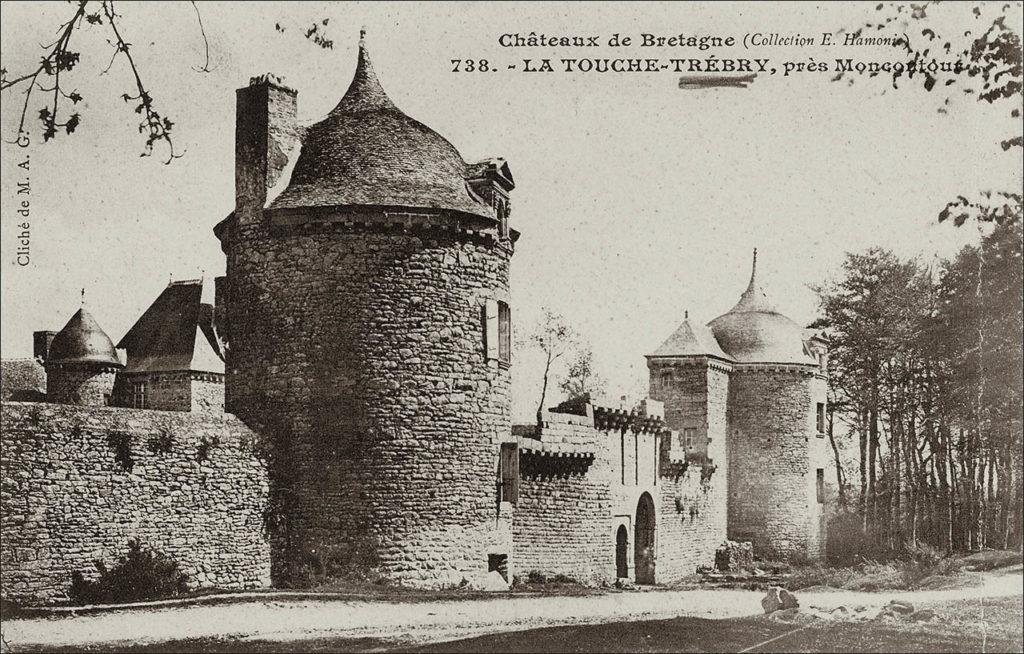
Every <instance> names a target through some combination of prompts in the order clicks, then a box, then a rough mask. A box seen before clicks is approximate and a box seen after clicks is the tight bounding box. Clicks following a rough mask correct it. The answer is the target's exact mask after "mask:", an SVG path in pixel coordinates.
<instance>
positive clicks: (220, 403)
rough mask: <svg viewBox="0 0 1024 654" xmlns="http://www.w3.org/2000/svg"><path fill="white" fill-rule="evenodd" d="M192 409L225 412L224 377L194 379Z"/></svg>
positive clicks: (213, 412) (199, 411)
mask: <svg viewBox="0 0 1024 654" xmlns="http://www.w3.org/2000/svg"><path fill="white" fill-rule="evenodd" d="M191 391H192V392H191V400H192V402H191V410H192V411H194V412H196V413H208V414H212V415H218V414H221V413H223V412H224V378H223V377H220V378H212V377H211V378H209V379H193V380H192V388H191Z"/></svg>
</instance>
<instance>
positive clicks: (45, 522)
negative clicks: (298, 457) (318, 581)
mask: <svg viewBox="0 0 1024 654" xmlns="http://www.w3.org/2000/svg"><path fill="white" fill-rule="evenodd" d="M2 416H3V439H2V440H0V471H2V474H0V529H2V532H3V548H0V588H2V590H3V597H4V599H11V600H15V601H19V602H27V603H42V602H54V601H61V600H63V599H64V598H65V594H66V593H67V591H68V589H69V586H70V583H71V573H72V572H73V571H76V570H77V571H80V572H82V573H83V574H85V575H86V576H87V577H92V576H94V575H95V574H96V569H95V567H94V565H93V561H94V560H103V561H104V562H105V563H107V565H110V564H112V563H114V562H115V561H116V559H117V557H118V556H119V555H121V554H123V553H124V552H125V551H126V550H127V545H128V540H129V539H139V540H141V542H142V543H143V545H145V546H148V547H151V548H154V549H157V550H160V551H162V552H163V553H165V554H167V555H168V556H170V557H171V558H173V559H174V560H175V561H177V562H178V564H179V566H180V568H181V570H182V571H183V572H184V573H185V574H186V575H188V581H189V585H190V586H192V587H197V588H203V587H217V588H257V587H263V586H266V585H268V583H269V581H270V548H269V545H268V543H267V541H266V539H265V537H264V536H263V523H264V511H265V508H266V504H267V499H268V493H269V485H268V478H267V470H266V467H265V465H264V463H263V462H262V460H261V459H260V458H259V457H258V456H257V455H256V454H255V453H254V447H253V445H254V442H255V437H254V435H253V434H252V433H251V432H250V431H249V430H248V429H247V428H246V427H245V425H243V424H242V423H241V422H240V421H238V420H237V419H235V418H234V417H232V416H221V417H219V418H216V419H215V418H212V417H209V416H198V415H194V414H188V413H174V412H160V411H136V410H131V409H117V408H100V407H74V406H65V405H56V404H41V403H31V404H30V403H15V402H4V403H3V404H2ZM129 459H130V464H129V465H126V462H127V461H128V460H129ZM129 468H130V469H129Z"/></svg>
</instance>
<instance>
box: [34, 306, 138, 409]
mask: <svg viewBox="0 0 1024 654" xmlns="http://www.w3.org/2000/svg"><path fill="white" fill-rule="evenodd" d="M45 363H46V390H47V399H48V400H49V401H50V402H55V403H57V404H77V405H82V406H105V405H107V404H108V403H109V401H110V396H111V393H112V392H113V389H114V376H115V373H116V372H117V371H118V370H119V369H120V368H122V367H123V364H122V363H121V361H120V360H118V358H117V352H116V351H115V350H114V344H113V342H112V341H111V340H110V337H109V336H107V334H106V332H104V331H103V329H102V328H101V327H100V326H99V323H97V322H96V319H95V318H93V317H92V314H90V313H89V312H88V311H86V310H85V307H84V306H83V307H82V308H81V309H79V310H78V311H77V312H76V313H75V315H73V316H72V317H71V320H69V321H68V323H67V324H66V325H64V328H63V329H61V330H60V331H59V332H57V335H56V336H54V337H53V341H52V342H51V343H50V347H49V350H48V352H47V354H46V362H45Z"/></svg>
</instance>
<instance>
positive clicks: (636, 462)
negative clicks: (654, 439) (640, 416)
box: [633, 434, 640, 486]
mask: <svg viewBox="0 0 1024 654" xmlns="http://www.w3.org/2000/svg"><path fill="white" fill-rule="evenodd" d="M633 485H634V486H639V485H640V434H633Z"/></svg>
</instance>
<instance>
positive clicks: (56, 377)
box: [46, 365, 114, 406]
mask: <svg viewBox="0 0 1024 654" xmlns="http://www.w3.org/2000/svg"><path fill="white" fill-rule="evenodd" d="M113 392H114V371H113V370H112V369H110V368H98V367H95V366H70V365H64V366H61V365H54V366H47V369H46V397H47V400H48V401H50V402H55V403H57V404H76V405H79V406H106V405H107V404H108V402H109V400H110V398H111V396H112V394H113Z"/></svg>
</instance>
